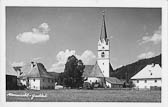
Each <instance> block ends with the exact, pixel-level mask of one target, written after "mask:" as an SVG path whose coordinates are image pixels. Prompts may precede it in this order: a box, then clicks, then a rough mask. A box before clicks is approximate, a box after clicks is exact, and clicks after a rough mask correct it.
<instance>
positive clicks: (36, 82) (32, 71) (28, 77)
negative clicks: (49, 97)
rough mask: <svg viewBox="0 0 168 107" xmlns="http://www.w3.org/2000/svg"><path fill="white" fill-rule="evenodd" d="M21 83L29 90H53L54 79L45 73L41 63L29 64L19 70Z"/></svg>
mask: <svg viewBox="0 0 168 107" xmlns="http://www.w3.org/2000/svg"><path fill="white" fill-rule="evenodd" d="M21 71H22V72H23V74H22V75H21V76H20V77H19V79H20V81H21V83H22V84H23V85H25V86H27V88H29V89H34V90H41V89H54V88H55V78H54V76H52V75H51V74H49V73H48V72H47V70H46V69H45V67H44V65H43V64H42V63H36V62H31V64H27V65H25V66H23V67H22V68H21Z"/></svg>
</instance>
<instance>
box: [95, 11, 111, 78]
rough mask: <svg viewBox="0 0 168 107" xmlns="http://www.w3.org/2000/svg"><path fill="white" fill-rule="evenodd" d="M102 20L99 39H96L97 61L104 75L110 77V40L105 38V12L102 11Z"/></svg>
mask: <svg viewBox="0 0 168 107" xmlns="http://www.w3.org/2000/svg"><path fill="white" fill-rule="evenodd" d="M102 16H103V21H102V27H101V33H100V39H99V41H98V59H97V63H98V65H99V67H100V69H101V72H102V74H103V75H104V77H110V74H109V73H110V69H109V68H110V48H109V47H110V42H109V39H108V38H107V32H106V23H105V13H104V12H103V14H102Z"/></svg>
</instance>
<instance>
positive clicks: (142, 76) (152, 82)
mask: <svg viewBox="0 0 168 107" xmlns="http://www.w3.org/2000/svg"><path fill="white" fill-rule="evenodd" d="M131 80H132V81H133V84H134V85H135V88H138V89H155V88H161V82H162V80H161V67H160V65H159V64H151V65H147V66H146V67H144V68H143V69H142V70H141V71H139V72H138V73H137V74H135V75H134V76H133V77H132V78H131Z"/></svg>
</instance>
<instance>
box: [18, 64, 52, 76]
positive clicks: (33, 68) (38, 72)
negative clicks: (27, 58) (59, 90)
mask: <svg viewBox="0 0 168 107" xmlns="http://www.w3.org/2000/svg"><path fill="white" fill-rule="evenodd" d="M26 68H27V69H26ZM21 70H23V71H22V72H24V74H23V75H21V76H20V78H27V77H36V78H38V77H45V78H54V77H53V76H51V75H50V74H49V73H48V72H47V70H46V69H45V67H44V65H43V64H42V63H32V64H28V65H26V66H25V67H23V69H21Z"/></svg>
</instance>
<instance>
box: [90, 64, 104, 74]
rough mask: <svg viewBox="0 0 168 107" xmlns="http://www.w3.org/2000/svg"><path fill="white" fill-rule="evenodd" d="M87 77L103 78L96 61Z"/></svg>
mask: <svg viewBox="0 0 168 107" xmlns="http://www.w3.org/2000/svg"><path fill="white" fill-rule="evenodd" d="M89 77H104V75H103V73H102V71H101V69H100V67H99V65H98V64H97V61H96V64H95V65H94V67H93V69H92V72H91V73H90V75H89Z"/></svg>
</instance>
